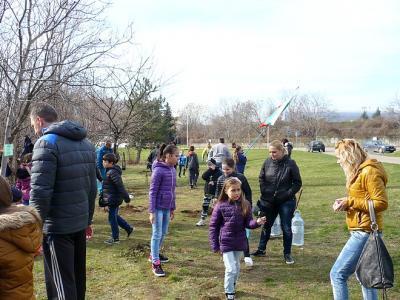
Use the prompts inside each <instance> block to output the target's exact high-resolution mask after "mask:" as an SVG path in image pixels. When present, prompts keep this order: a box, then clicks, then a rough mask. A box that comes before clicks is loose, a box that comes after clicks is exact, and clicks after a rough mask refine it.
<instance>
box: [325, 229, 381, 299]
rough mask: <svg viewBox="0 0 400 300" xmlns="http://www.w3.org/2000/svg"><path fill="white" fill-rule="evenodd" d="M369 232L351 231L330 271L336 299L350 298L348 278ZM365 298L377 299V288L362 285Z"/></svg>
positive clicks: (354, 267) (353, 269)
mask: <svg viewBox="0 0 400 300" xmlns="http://www.w3.org/2000/svg"><path fill="white" fill-rule="evenodd" d="M368 237H369V233H367V232H363V231H358V230H356V231H351V232H350V238H349V240H348V241H347V243H346V245H344V247H343V249H342V252H340V254H339V256H338V258H337V259H336V262H335V264H334V265H333V267H332V269H331V273H330V277H331V284H332V290H333V298H334V299H335V300H347V299H349V292H348V288H347V280H348V278H349V277H350V276H351V275H352V274H353V273H354V272H355V270H356V266H357V262H358V259H359V258H360V256H361V252H362V250H363V248H364V245H365V243H366V242H367V240H368ZM361 288H362V295H363V299H364V300H377V299H378V292H377V290H376V289H372V288H366V287H364V286H362V285H361Z"/></svg>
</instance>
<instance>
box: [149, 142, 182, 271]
mask: <svg viewBox="0 0 400 300" xmlns="http://www.w3.org/2000/svg"><path fill="white" fill-rule="evenodd" d="M178 158H179V150H178V148H177V147H176V146H174V145H168V146H166V145H165V144H164V145H163V146H161V148H160V160H156V161H155V162H154V164H153V174H152V176H151V183H150V190H149V220H150V223H151V226H152V236H151V253H150V257H149V260H150V261H151V263H152V271H153V273H154V275H155V276H157V277H162V276H165V272H164V270H163V269H162V266H161V263H164V262H168V260H169V259H168V257H166V256H164V255H162V254H160V249H161V247H162V245H163V242H164V238H165V235H166V234H167V232H168V225H169V222H170V221H172V220H173V218H174V213H175V209H176V204H175V198H176V195H175V189H176V171H175V169H174V166H175V165H176V163H177V162H178Z"/></svg>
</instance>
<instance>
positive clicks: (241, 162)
mask: <svg viewBox="0 0 400 300" xmlns="http://www.w3.org/2000/svg"><path fill="white" fill-rule="evenodd" d="M237 156H238V161H237V162H236V171H237V172H238V173H242V174H244V168H245V167H246V163H247V157H246V155H244V154H243V153H242V152H239V153H238V154H237Z"/></svg>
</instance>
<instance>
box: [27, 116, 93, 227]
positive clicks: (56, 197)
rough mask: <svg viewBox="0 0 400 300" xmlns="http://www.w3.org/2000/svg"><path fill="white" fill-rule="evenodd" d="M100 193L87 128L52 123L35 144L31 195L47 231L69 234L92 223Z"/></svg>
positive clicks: (70, 123)
mask: <svg viewBox="0 0 400 300" xmlns="http://www.w3.org/2000/svg"><path fill="white" fill-rule="evenodd" d="M96 193H97V184H96V151H95V148H94V146H93V145H92V144H91V143H90V142H89V141H88V140H87V139H86V129H84V128H83V127H81V126H80V125H78V124H76V123H74V122H71V121H63V122H60V123H53V124H51V125H50V126H49V128H47V130H45V131H44V134H43V136H42V137H40V138H39V139H38V140H37V141H36V143H35V146H34V149H33V157H32V176H31V194H30V196H31V198H30V201H29V202H30V204H31V205H32V206H33V207H35V208H36V209H37V210H38V211H39V213H40V216H41V218H42V220H43V232H44V233H46V234H49V233H52V234H68V233H74V232H77V231H80V230H83V229H85V228H87V226H88V225H89V224H91V222H92V218H93V212H94V205H95V199H96Z"/></svg>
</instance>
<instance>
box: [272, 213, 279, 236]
mask: <svg viewBox="0 0 400 300" xmlns="http://www.w3.org/2000/svg"><path fill="white" fill-rule="evenodd" d="M281 235H282V228H281V218H280V217H279V215H277V216H276V219H275V222H274V225H272V228H271V235H270V236H271V237H277V236H281Z"/></svg>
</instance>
